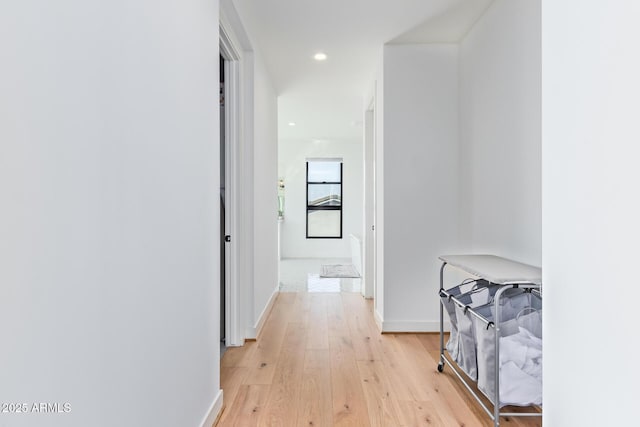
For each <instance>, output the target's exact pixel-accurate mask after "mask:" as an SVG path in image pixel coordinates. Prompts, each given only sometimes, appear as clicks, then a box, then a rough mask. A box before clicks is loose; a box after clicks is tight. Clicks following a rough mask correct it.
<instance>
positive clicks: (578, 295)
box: [542, 0, 640, 427]
mask: <svg viewBox="0 0 640 427" xmlns="http://www.w3.org/2000/svg"><path fill="white" fill-rule="evenodd" d="M638 16H640V4H639V3H637V2H627V1H611V2H606V3H605V2H584V1H579V0H565V1H555V0H544V2H543V8H542V59H543V60H542V76H543V79H542V82H543V83H542V100H543V101H542V121H543V135H542V165H543V174H542V176H543V186H542V189H543V200H542V201H543V203H542V206H543V239H542V241H543V246H542V249H543V250H542V253H543V260H542V273H543V280H542V282H543V286H544V311H543V327H544V330H543V337H544V343H543V344H544V377H543V385H544V386H543V387H544V390H543V399H544V401H543V407H544V425H545V426H547V427H598V426H604V425H607V426H622V425H633V424H637V423H638V412H637V406H638V384H640V367H639V366H638V364H637V363H635V362H634V360H635V356H634V355H635V354H636V352H637V350H636V349H637V348H638V344H640V342H639V338H638V336H639V335H638V333H637V326H636V325H637V323H638V315H637V313H638V309H637V302H638V301H639V300H640V287H638V286H637V284H636V279H635V278H636V277H637V266H638V242H640V222H639V221H638V219H639V218H640V200H639V198H638V183H640V168H639V167H638V155H639V154H640V150H639V149H638V141H640V127H639V126H638V99H640V79H638V76H640V61H639V59H638V55H636V54H634V53H633V52H636V51H637V42H638V40H640V27H639V26H638V25H637V19H638Z"/></svg>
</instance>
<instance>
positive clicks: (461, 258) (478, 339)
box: [438, 255, 542, 427]
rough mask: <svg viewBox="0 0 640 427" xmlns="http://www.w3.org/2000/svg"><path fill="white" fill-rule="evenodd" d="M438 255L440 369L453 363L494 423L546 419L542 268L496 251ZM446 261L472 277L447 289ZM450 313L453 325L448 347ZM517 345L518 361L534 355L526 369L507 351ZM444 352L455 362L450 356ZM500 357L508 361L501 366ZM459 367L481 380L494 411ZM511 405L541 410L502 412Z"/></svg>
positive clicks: (467, 374) (467, 387) (475, 378)
mask: <svg viewBox="0 0 640 427" xmlns="http://www.w3.org/2000/svg"><path fill="white" fill-rule="evenodd" d="M439 259H440V260H441V261H442V267H441V268H440V290H439V296H440V362H439V363H438V371H439V372H442V371H443V370H444V367H445V365H449V366H450V367H451V369H452V371H453V372H454V373H455V374H456V376H457V377H458V379H459V380H460V381H461V382H462V384H463V385H464V386H465V388H466V389H467V390H468V391H469V392H470V393H471V395H472V396H473V397H474V398H475V400H476V401H477V402H478V404H480V406H481V407H482V409H484V411H485V412H486V413H487V415H488V416H489V417H490V418H491V419H492V421H493V423H494V426H495V427H498V426H499V425H500V417H507V416H509V417H532V416H533V417H541V416H542V412H541V411H540V410H539V408H540V405H541V403H542V380H541V374H542V339H541V338H542V319H541V314H542V311H541V310H542V288H541V283H542V270H541V269H540V268H538V267H534V266H530V265H527V264H522V263H520V262H516V261H512V260H509V259H506V258H501V257H498V256H495V255H443V256H441V257H440V258H439ZM447 265H450V266H452V267H456V268H457V269H459V270H461V271H462V272H464V273H466V274H469V275H471V276H473V277H472V278H470V279H468V280H465V281H464V282H462V283H461V284H459V285H457V286H454V287H452V288H449V289H447V290H445V288H444V272H445V267H446V266H447ZM445 311H446V312H447V314H448V315H449V320H450V325H451V327H450V339H449V342H448V343H447V345H446V346H445V342H444V320H445V319H444V312H445ZM501 344H502V345H503V347H504V348H503V349H502V350H503V351H502V353H501V348H500V346H501ZM514 345H515V346H516V347H513V346H514ZM512 349H515V350H516V351H512V353H513V354H516V353H517V354H518V358H519V359H524V358H523V357H521V356H522V355H526V356H527V357H529V359H526V362H522V363H520V362H519V363H520V365H523V366H524V367H521V369H525V368H526V369H527V373H523V372H521V371H518V364H516V363H515V362H514V361H512V360H509V359H510V355H509V354H510V353H509V352H508V351H507V350H512ZM445 350H447V352H448V353H449V357H450V358H451V359H452V360H453V361H451V360H449V358H447V357H445ZM501 358H502V359H504V360H503V361H506V362H507V363H505V364H501V362H503V361H501ZM514 369H515V371H514ZM501 370H504V372H501ZM460 371H462V372H464V373H465V374H466V377H467V378H469V379H471V380H473V381H474V382H476V383H477V387H478V390H480V391H481V392H482V394H484V395H485V396H486V397H487V398H488V399H489V400H490V402H491V404H492V406H493V410H491V409H489V406H491V405H486V404H485V403H484V402H483V400H482V399H481V398H480V395H479V394H478V393H477V392H476V391H475V390H474V389H473V388H472V387H471V385H470V384H469V383H468V380H467V379H465V378H464V377H463V375H462V374H461V373H460ZM520 374H522V375H520ZM501 375H502V376H503V378H501ZM530 375H534V376H530ZM501 381H502V382H501ZM509 381H511V382H509ZM501 388H502V389H504V390H501ZM519 388H521V389H522V390H519ZM538 388H539V390H538ZM501 398H502V399H501ZM509 405H515V406H536V407H537V408H538V410H536V411H535V412H534V411H531V412H501V408H502V407H504V406H509Z"/></svg>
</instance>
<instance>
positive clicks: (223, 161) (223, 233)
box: [220, 55, 229, 356]
mask: <svg viewBox="0 0 640 427" xmlns="http://www.w3.org/2000/svg"><path fill="white" fill-rule="evenodd" d="M225 65H226V61H225V59H224V57H223V56H222V55H220V356H222V355H223V354H224V351H225V350H226V348H227V347H226V339H227V336H226V335H227V332H226V331H227V320H226V319H227V310H226V306H227V285H228V283H227V264H228V259H227V258H228V253H227V250H226V247H227V238H228V237H227V236H229V235H228V234H227V227H226V187H227V180H226V175H227V174H226V172H227V156H226V153H227V144H228V138H227V135H226V126H225V121H226V112H225V103H226V98H225V95H226V92H225Z"/></svg>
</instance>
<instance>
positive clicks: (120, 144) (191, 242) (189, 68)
mask: <svg viewBox="0 0 640 427" xmlns="http://www.w3.org/2000/svg"><path fill="white" fill-rule="evenodd" d="M217 9H218V2H217V1H199V0H187V1H183V2H180V3H179V4H178V3H175V2H155V1H148V0H127V1H126V2H102V1H100V2H98V1H88V2H87V1H71V0H66V1H58V2H49V1H37V0H24V1H20V2H3V3H2V5H1V6H0V28H2V33H3V35H2V37H1V38H0V55H1V56H2V58H3V61H2V78H1V79H0V141H2V142H1V143H0V200H2V209H0V235H1V236H2V238H0V283H2V285H1V287H2V298H0V324H1V325H3V331H2V351H0V365H1V366H2V369H0V384H2V386H1V387H0V401H1V402H25V403H29V404H31V403H39V402H45V403H59V404H61V405H62V403H64V402H68V403H70V405H71V412H70V413H67V414H33V413H32V414H17V415H11V414H0V424H2V425H11V426H33V425H47V426H65V427H69V426H82V427H84V426H116V425H117V426H141V425H154V426H178V425H180V426H198V425H200V423H201V422H202V420H203V419H204V418H205V416H206V415H207V413H208V411H209V408H210V406H211V404H212V403H213V401H214V399H215V398H216V396H217V394H218V392H219V360H218V352H219V350H218V328H219V323H218V322H219V300H218V298H219V296H218V286H217V283H218V277H219V271H218V266H217V261H216V260H218V259H219V254H218V250H219V249H218V242H219V240H218V238H219V235H218V234H219V233H218V196H217V194H218V180H219V178H218V174H219V172H218V153H219V145H218V139H219V124H218V110H217V105H218V80H217V79H218V60H217V58H218V25H217V20H218V10H217Z"/></svg>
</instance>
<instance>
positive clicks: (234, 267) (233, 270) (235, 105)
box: [220, 21, 244, 347]
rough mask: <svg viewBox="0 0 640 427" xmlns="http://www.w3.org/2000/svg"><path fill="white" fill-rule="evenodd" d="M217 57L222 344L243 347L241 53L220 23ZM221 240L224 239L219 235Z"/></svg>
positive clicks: (222, 23) (225, 27)
mask: <svg viewBox="0 0 640 427" xmlns="http://www.w3.org/2000/svg"><path fill="white" fill-rule="evenodd" d="M220 55H222V57H223V58H224V59H225V70H224V72H225V92H224V96H225V124H224V125H225V141H220V143H221V144H226V147H225V157H226V158H225V181H226V183H225V187H226V188H225V200H226V204H225V228H226V231H227V234H228V235H230V236H231V241H230V242H228V243H227V245H228V246H227V247H226V251H225V253H226V254H227V256H226V257H225V268H226V277H225V336H226V337H225V338H226V342H225V345H226V346H227V347H235V346H240V345H243V344H244V336H242V335H241V329H242V328H241V327H240V319H241V315H240V292H239V287H238V259H239V258H238V255H239V252H240V248H239V245H238V242H239V233H238V215H239V210H238V193H237V191H238V184H239V179H238V171H239V169H240V168H239V164H238V163H239V156H238V147H239V146H240V140H241V115H240V114H241V111H242V110H241V92H240V60H241V58H242V57H241V55H240V50H239V49H238V48H237V47H236V44H235V43H234V41H233V37H232V36H231V33H230V31H229V29H228V28H227V25H226V24H225V23H224V22H222V21H220ZM221 238H224V236H221Z"/></svg>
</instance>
